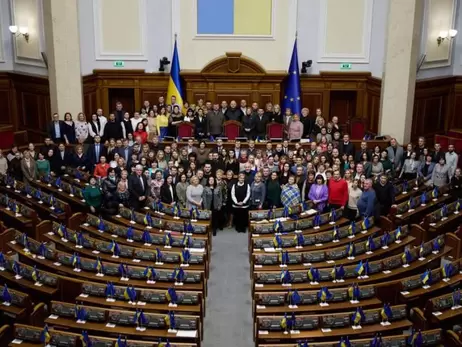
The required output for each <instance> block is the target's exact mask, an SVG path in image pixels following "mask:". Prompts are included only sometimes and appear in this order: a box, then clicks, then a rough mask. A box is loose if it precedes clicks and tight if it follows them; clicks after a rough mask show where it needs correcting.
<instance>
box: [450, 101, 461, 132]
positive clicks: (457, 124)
mask: <svg viewBox="0 0 462 347" xmlns="http://www.w3.org/2000/svg"><path fill="white" fill-rule="evenodd" d="M454 111H455V112H457V113H458V114H457V116H456V117H452V122H451V128H452V129H462V93H460V94H456V95H455V96H454Z"/></svg>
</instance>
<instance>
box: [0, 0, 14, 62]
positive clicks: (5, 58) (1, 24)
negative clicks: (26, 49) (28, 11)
mask: <svg viewBox="0 0 462 347" xmlns="http://www.w3.org/2000/svg"><path fill="white" fill-rule="evenodd" d="M9 26H10V6H9V4H8V0H0V39H1V40H0V71H2V70H5V71H11V70H13V43H12V35H11V33H10V31H9V30H8V27H9Z"/></svg>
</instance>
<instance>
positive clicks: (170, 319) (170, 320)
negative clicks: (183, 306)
mask: <svg viewBox="0 0 462 347" xmlns="http://www.w3.org/2000/svg"><path fill="white" fill-rule="evenodd" d="M164 319H165V324H167V326H168V328H169V329H171V330H175V329H176V323H175V313H174V312H172V311H170V312H169V313H168V315H166V316H165V318H164Z"/></svg>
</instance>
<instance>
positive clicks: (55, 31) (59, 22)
mask: <svg viewBox="0 0 462 347" xmlns="http://www.w3.org/2000/svg"><path fill="white" fill-rule="evenodd" d="M43 17H44V25H45V40H46V53H47V56H48V79H49V82H50V99H51V112H52V113H55V112H57V113H59V115H60V116H61V118H63V117H64V113H65V112H70V113H71V114H72V116H73V118H74V119H76V117H77V113H79V112H82V110H83V103H82V76H81V72H80V41H79V40H80V38H79V18H78V7H77V0H43Z"/></svg>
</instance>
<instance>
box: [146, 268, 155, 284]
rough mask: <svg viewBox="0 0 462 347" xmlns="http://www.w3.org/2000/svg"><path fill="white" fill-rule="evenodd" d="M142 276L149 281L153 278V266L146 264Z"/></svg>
mask: <svg viewBox="0 0 462 347" xmlns="http://www.w3.org/2000/svg"><path fill="white" fill-rule="evenodd" d="M144 277H146V279H147V280H149V281H150V280H151V279H153V278H155V277H156V274H155V270H154V268H152V267H150V266H147V267H146V269H144Z"/></svg>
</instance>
